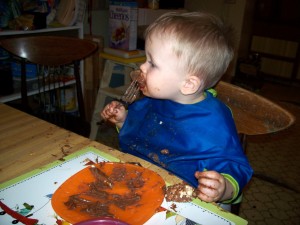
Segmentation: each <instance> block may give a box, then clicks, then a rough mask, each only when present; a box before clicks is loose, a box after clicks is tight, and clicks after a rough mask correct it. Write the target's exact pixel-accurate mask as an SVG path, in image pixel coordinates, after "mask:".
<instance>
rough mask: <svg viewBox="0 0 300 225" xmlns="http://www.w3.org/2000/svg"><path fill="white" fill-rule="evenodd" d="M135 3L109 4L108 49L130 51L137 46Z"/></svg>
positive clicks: (116, 1)
mask: <svg viewBox="0 0 300 225" xmlns="http://www.w3.org/2000/svg"><path fill="white" fill-rule="evenodd" d="M137 12H138V10H137V2H136V1H130V0H127V1H126V0H123V1H122V0H119V1H118V0H115V1H110V2H109V47H111V48H117V49H123V50H126V51H131V50H135V49H136V45H137Z"/></svg>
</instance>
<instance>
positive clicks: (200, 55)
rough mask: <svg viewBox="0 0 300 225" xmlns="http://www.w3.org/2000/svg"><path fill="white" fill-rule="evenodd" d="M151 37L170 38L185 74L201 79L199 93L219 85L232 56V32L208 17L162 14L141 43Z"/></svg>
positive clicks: (198, 13)
mask: <svg viewBox="0 0 300 225" xmlns="http://www.w3.org/2000/svg"><path fill="white" fill-rule="evenodd" d="M152 35H159V36H161V37H162V38H170V43H171V44H172V48H173V50H174V53H175V54H176V56H177V57H178V58H179V60H180V62H181V63H183V64H182V65H183V66H184V68H185V69H186V71H187V72H189V73H190V74H193V75H196V76H199V77H200V78H201V80H202V84H203V85H202V87H201V89H202V90H203V89H207V88H210V87H212V86H214V85H215V84H216V83H217V82H218V81H219V79H220V78H221V77H222V75H223V74H224V73H225V71H226V70H227V67H228V65H229V63H230V61H231V60H232V58H233V55H234V40H233V29H232V28H231V27H229V26H227V25H225V24H224V23H223V21H222V20H221V19H220V18H218V17H216V16H214V15H212V14H209V13H204V12H189V13H182V14H178V13H174V12H171V13H166V14H164V15H162V16H161V17H159V18H158V19H157V20H156V21H155V22H154V23H152V24H151V25H150V26H149V27H148V28H147V29H146V31H145V40H146V41H151V36H152Z"/></svg>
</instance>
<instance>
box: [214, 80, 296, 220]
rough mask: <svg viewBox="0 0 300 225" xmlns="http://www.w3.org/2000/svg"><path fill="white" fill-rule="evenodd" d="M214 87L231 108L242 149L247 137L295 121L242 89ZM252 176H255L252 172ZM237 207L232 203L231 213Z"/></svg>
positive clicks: (238, 206)
mask: <svg viewBox="0 0 300 225" xmlns="http://www.w3.org/2000/svg"><path fill="white" fill-rule="evenodd" d="M215 90H216V91H217V97H218V98H219V99H221V100H222V101H223V102H224V103H225V104H226V105H227V106H228V107H229V108H230V109H231V111H232V115H233V118H234V121H235V124H236V127H237V131H238V133H239V135H240V139H241V143H242V145H243V149H244V151H245V152H246V148H247V136H249V135H263V134H270V133H275V132H279V131H282V130H284V129H287V128H288V127H290V126H291V125H292V124H294V122H295V117H294V116H293V115H292V114H291V113H289V112H288V111H287V110H285V109H284V108H282V107H281V106H279V105H277V104H275V103H274V102H272V101H270V100H268V99H266V98H264V97H262V96H260V95H258V94H255V93H253V92H251V91H248V90H246V89H244V88H241V87H238V86H235V85H233V84H230V83H226V82H223V81H220V82H219V83H218V84H217V85H216V87H215ZM253 176H256V173H255V172H254V175H253ZM258 178H260V177H258ZM264 179H265V180H266V181H268V182H269V181H270V180H271V179H270V178H268V177H265V178H264ZM239 210H240V203H238V204H233V205H231V212H232V213H234V214H236V215H238V214H239Z"/></svg>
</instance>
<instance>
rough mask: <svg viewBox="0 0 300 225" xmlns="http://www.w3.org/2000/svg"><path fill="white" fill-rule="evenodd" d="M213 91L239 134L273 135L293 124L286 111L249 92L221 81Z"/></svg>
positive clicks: (293, 118) (292, 118)
mask: <svg viewBox="0 0 300 225" xmlns="http://www.w3.org/2000/svg"><path fill="white" fill-rule="evenodd" d="M215 89H216V91H217V93H218V95H217V97H218V98H220V99H221V100H222V101H223V102H224V103H225V104H227V105H228V106H229V107H230V108H231V110H232V113H233V117H234V120H235V123H236V126H237V130H238V132H239V133H240V134H245V135H259V134H268V133H274V132H278V131H281V130H284V129H286V128H288V127H289V126H291V125H292V124H293V123H294V122H295V117H294V116H293V115H292V114H291V113H289V112H288V111H287V110H285V109H284V108H282V107H281V106H279V105H277V104H275V103H274V102H272V101H270V100H268V99H266V98H264V97H262V96H260V95H258V94H255V93H253V92H251V91H248V90H246V89H243V88H241V87H238V86H235V85H233V84H230V83H226V82H223V81H220V82H219V83H218V84H217V86H216V87H215Z"/></svg>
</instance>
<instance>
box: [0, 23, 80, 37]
mask: <svg viewBox="0 0 300 225" xmlns="http://www.w3.org/2000/svg"><path fill="white" fill-rule="evenodd" d="M82 27H83V25H82V24H78V25H75V26H70V27H53V28H52V27H49V28H45V29H38V30H26V31H25V30H24V31H23V30H5V31H0V37H5V36H15V35H28V34H42V33H47V32H60V31H62V32H63V31H68V30H79V32H78V36H79V38H83V28H82Z"/></svg>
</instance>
